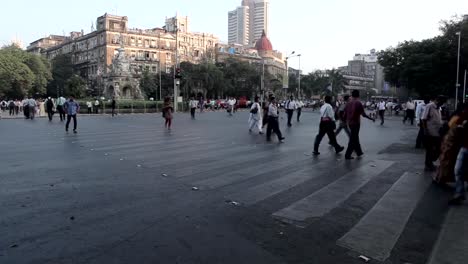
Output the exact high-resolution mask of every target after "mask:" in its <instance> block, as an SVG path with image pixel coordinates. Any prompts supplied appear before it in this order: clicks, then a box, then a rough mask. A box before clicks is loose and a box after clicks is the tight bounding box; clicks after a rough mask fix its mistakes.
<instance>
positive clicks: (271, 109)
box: [268, 104, 278, 117]
mask: <svg viewBox="0 0 468 264" xmlns="http://www.w3.org/2000/svg"><path fill="white" fill-rule="evenodd" d="M268 116H271V117H278V107H277V106H276V104H270V105H269V106H268Z"/></svg>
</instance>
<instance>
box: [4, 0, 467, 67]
mask: <svg viewBox="0 0 468 264" xmlns="http://www.w3.org/2000/svg"><path fill="white" fill-rule="evenodd" d="M240 3H241V0H171V1H161V0H156V1H147V0H145V1H143V0H133V1H128V0H127V1H124V0H115V1H103V0H80V1H63V0H42V1H29V0H28V1H26V0H15V1H2V12H1V15H0V24H1V25H2V30H1V31H0V44H1V45H4V44H7V43H9V42H10V41H11V40H14V39H15V38H18V39H19V40H21V41H22V42H23V46H24V47H26V46H27V45H28V44H29V43H30V42H32V41H34V40H36V39H38V38H41V37H44V36H46V35H48V34H57V35H62V34H63V32H65V33H66V34H67V35H68V33H69V32H71V31H80V30H81V29H83V30H84V31H85V33H87V32H89V31H90V28H91V22H92V21H94V22H95V21H96V18H97V17H98V16H101V15H103V14H104V13H106V12H108V13H111V14H115V13H117V14H118V15H125V16H128V18H129V26H130V27H137V28H153V27H161V26H163V25H164V20H165V17H170V16H173V15H175V14H176V12H178V13H179V15H184V16H185V15H187V16H189V17H190V20H191V26H190V27H191V28H190V30H191V31H197V32H207V33H214V34H215V35H217V36H219V38H220V39H221V40H222V41H226V42H227V34H228V32H227V12H228V11H230V10H233V9H235V8H236V7H237V6H239V5H240ZM462 14H468V0H445V1H442V0H320V1H319V0H270V33H269V34H270V36H269V38H270V40H271V42H272V44H273V48H274V49H277V50H279V51H282V52H284V53H288V54H289V53H290V52H291V51H296V53H301V54H302V61H301V64H302V66H301V68H302V69H303V70H304V71H305V72H309V71H312V70H315V69H329V68H333V67H339V66H343V65H346V64H347V61H348V60H349V59H352V57H353V55H354V54H355V53H367V52H369V50H370V49H372V48H375V49H377V50H382V49H385V48H387V47H390V46H395V45H397V44H398V42H401V41H404V40H410V39H414V40H421V39H425V38H430V37H433V36H436V35H437V34H439V30H438V28H439V22H440V21H441V20H444V19H450V18H451V17H452V16H454V15H462ZM297 64H298V60H297V59H291V61H290V66H291V67H295V68H297V67H298V65H297Z"/></svg>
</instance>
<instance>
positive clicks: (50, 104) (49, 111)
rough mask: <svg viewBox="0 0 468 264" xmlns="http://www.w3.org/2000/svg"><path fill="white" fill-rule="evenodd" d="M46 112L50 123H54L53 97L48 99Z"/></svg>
mask: <svg viewBox="0 0 468 264" xmlns="http://www.w3.org/2000/svg"><path fill="white" fill-rule="evenodd" d="M46 111H47V117H48V118H49V122H52V118H53V117H54V101H53V100H52V98H51V97H49V98H47V101H46Z"/></svg>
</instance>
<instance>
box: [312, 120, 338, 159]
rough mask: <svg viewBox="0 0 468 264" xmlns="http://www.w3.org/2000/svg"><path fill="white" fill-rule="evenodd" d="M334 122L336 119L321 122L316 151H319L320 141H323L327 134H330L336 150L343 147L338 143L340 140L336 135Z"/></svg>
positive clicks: (315, 145)
mask: <svg viewBox="0 0 468 264" xmlns="http://www.w3.org/2000/svg"><path fill="white" fill-rule="evenodd" d="M333 123H334V121H326V122H320V127H319V133H318V134H317V136H316V137H315V144H314V152H318V150H319V146H320V142H322V139H323V137H324V136H325V134H326V135H327V136H328V139H329V140H330V145H332V146H333V147H334V148H335V150H338V149H339V148H340V147H341V146H340V145H338V142H337V141H336V135H335V131H334V125H333Z"/></svg>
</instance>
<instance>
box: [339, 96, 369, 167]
mask: <svg viewBox="0 0 468 264" xmlns="http://www.w3.org/2000/svg"><path fill="white" fill-rule="evenodd" d="M351 96H352V97H353V98H352V100H351V101H350V102H349V103H348V104H346V107H345V110H344V115H345V116H344V117H345V119H346V122H347V123H348V126H349V129H350V132H351V135H350V137H349V143H348V148H347V149H346V154H345V159H347V160H350V159H354V157H352V154H353V152H356V154H357V155H358V157H360V156H362V155H364V152H363V151H362V148H361V143H360V142H359V130H360V129H361V116H363V117H365V118H367V119H369V120H372V121H373V122H375V119H373V118H371V117H369V116H368V115H367V114H366V111H365V110H364V106H363V105H362V103H361V101H359V91H358V90H354V91H353V92H352V93H351Z"/></svg>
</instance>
